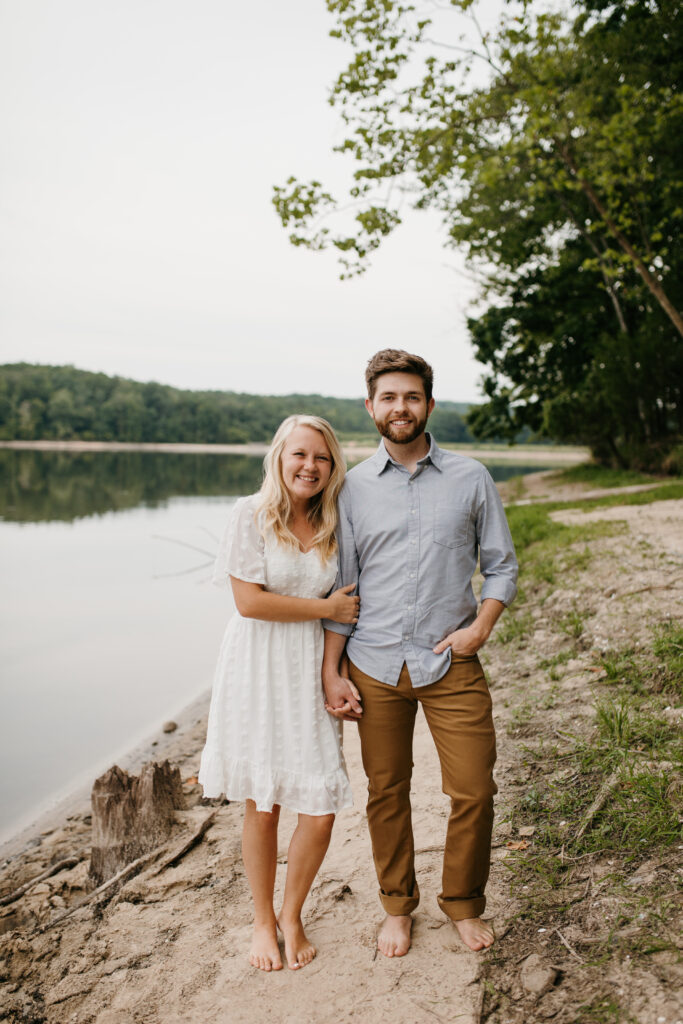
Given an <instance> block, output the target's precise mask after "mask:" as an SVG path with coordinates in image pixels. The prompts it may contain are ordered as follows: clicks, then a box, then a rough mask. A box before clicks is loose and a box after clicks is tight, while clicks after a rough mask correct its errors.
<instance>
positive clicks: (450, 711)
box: [416, 655, 497, 921]
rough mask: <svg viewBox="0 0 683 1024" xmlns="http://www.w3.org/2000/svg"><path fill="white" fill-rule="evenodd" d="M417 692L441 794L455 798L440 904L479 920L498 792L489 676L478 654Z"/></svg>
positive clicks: (454, 915) (457, 915) (456, 662)
mask: <svg viewBox="0 0 683 1024" xmlns="http://www.w3.org/2000/svg"><path fill="white" fill-rule="evenodd" d="M416 692H417V693H418V694H419V700H420V702H421V704H422V707H423V709H424V713H425V718H426V719H427V724H428V725H429V729H430V731H431V734H432V736H433V738H434V742H435V744H436V748H437V751H438V754H439V760H440V762H441V776H442V786H443V791H444V793H445V794H446V795H447V796H449V797H450V800H451V812H450V817H449V820H448V831H447V835H446V846H445V850H444V862H443V876H442V892H441V894H440V896H439V897H438V900H439V906H440V907H441V909H442V910H443V912H444V913H445V914H446V915H447V916H448V917H450V918H451V920H453V921H462V920H464V919H465V918H471V917H479V916H480V915H481V914H482V913H483V911H484V908H485V906H486V897H485V896H484V888H485V886H486V882H487V880H488V875H489V866H490V861H491V830H492V827H493V796H494V794H495V793H496V792H497V788H496V784H495V782H494V781H493V766H494V764H495V760H496V739H495V731H494V727H493V718H492V714H491V697H490V695H489V691H488V686H487V684H486V677H485V675H484V672H483V669H482V667H481V665H480V663H479V659H478V658H477V657H476V655H475V656H474V657H472V658H460V659H458V658H455V657H454V658H453V662H452V664H451V667H450V669H449V671H448V672H447V673H446V675H445V676H444V677H443V679H440V680H439V681H438V682H437V683H433V684H432V685H430V686H425V687H421V688H420V689H419V690H418V691H416Z"/></svg>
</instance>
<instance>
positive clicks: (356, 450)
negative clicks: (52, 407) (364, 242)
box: [0, 441, 590, 466]
mask: <svg viewBox="0 0 683 1024" xmlns="http://www.w3.org/2000/svg"><path fill="white" fill-rule="evenodd" d="M268 447H269V446H268V445H267V444H265V443H262V442H249V443H246V444H186V443H183V442H177V443H168V444H166V443H162V442H143V441H0V449H3V448H4V449H8V450H14V451H44V452H77V453H86V452H93V453H97V452H149V453H152V454H154V453H156V454H167V455H250V456H254V457H261V458H262V457H263V456H264V455H265V454H266V452H267V451H268ZM442 447H445V448H447V450H448V451H452V452H457V453H458V454H459V455H468V456H469V457H470V458H473V459H480V460H481V459H486V460H488V461H489V462H496V461H499V462H513V463H515V462H516V463H519V464H520V465H524V464H528V463H530V462H534V463H536V462H538V463H543V464H545V465H547V464H548V463H556V464H557V465H558V466H559V465H575V464H577V463H579V462H585V461H586V459H588V458H590V453H589V451H588V449H587V448H580V447H575V446H572V445H567V446H559V445H558V446H557V447H554V446H550V445H549V446H547V447H546V446H544V447H542V448H539V447H537V446H532V445H529V446H528V447H509V446H505V447H501V448H496V447H492V446H490V445H489V446H488V447H479V446H478V445H466V444H460V445H456V444H447V445H443V446H442ZM342 449H343V452H344V455H345V456H346V457H347V458H348V459H363V458H368V457H369V456H371V455H374V454H375V452H376V451H377V445H369V444H365V443H363V442H357V441H344V442H342Z"/></svg>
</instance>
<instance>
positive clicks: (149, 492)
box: [0, 450, 546, 523]
mask: <svg viewBox="0 0 683 1024" xmlns="http://www.w3.org/2000/svg"><path fill="white" fill-rule="evenodd" d="M262 467H263V462H262V459H261V458H260V457H259V456H253V455H210V454H201V455H200V454H197V455H190V454H183V455H178V454H168V453H166V452H164V453H157V452H42V451H12V450H4V451H3V450H0V518H2V519H4V520H6V521H8V522H17V523H39V522H50V521H61V522H73V521H74V520H76V519H82V518H84V517H86V516H92V515H102V514H103V513H105V512H117V511H124V510H125V509H133V508H139V507H147V508H155V507H157V506H159V505H163V504H164V503H165V502H167V501H168V500H169V499H170V498H176V497H219V496H220V497H223V496H238V495H242V494H251V493H253V492H254V491H257V490H258V488H259V487H260V485H261V479H262V472H263V468H262ZM488 468H489V471H490V472H491V475H492V476H493V479H494V480H499V481H500V480H507V479H509V477H511V476H519V475H520V474H524V473H531V472H536V471H538V470H540V469H544V468H546V467H544V466H539V465H532V466H526V465H520V464H516V463H506V464H489V465H488Z"/></svg>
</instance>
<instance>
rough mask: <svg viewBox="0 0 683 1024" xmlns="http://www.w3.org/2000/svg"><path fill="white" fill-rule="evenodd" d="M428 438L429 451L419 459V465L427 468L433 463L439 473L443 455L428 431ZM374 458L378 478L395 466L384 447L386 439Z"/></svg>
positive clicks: (381, 443)
mask: <svg viewBox="0 0 683 1024" xmlns="http://www.w3.org/2000/svg"><path fill="white" fill-rule="evenodd" d="M426 437H427V439H428V441H429V451H428V452H427V454H426V455H424V456H423V457H422V458H421V459H418V462H417V464H418V466H425V465H427V464H428V463H431V464H432V465H433V466H434V467H435V469H438V470H439V472H441V471H442V461H443V453H442V451H441V449H440V448H439V446H438V444H437V443H436V441H435V440H434V438H433V436H432V435H431V434H430V433H429V432H428V431H427V432H426ZM372 458H373V460H374V462H375V465H376V467H377V476H379V475H380V473H383V472H384V470H385V469H386V468H387V466H388V465H392V466H393V465H395V463H394V460H393V459H392V457H391V455H390V454H389V452H388V451H387V450H386V448H385V446H384V438H382V440H381V441H380V443H379V447H378V448H377V451H376V452H375V454H374V455H373V456H372Z"/></svg>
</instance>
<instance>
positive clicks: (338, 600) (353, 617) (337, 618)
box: [326, 583, 360, 623]
mask: <svg viewBox="0 0 683 1024" xmlns="http://www.w3.org/2000/svg"><path fill="white" fill-rule="evenodd" d="M355 589H356V584H355V583H349V585H348V586H347V587H340V588H339V590H335V592H334V593H333V594H330V596H329V597H328V598H327V604H328V607H329V611H328V613H327V615H326V618H328V619H332V621H333V622H346V623H355V622H358V612H359V610H360V598H359V597H354V596H352V595H351V593H350V591H352V590H355Z"/></svg>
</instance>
